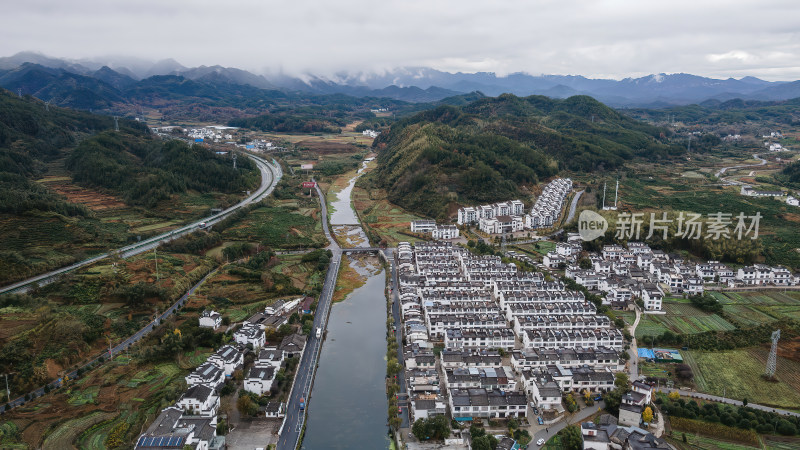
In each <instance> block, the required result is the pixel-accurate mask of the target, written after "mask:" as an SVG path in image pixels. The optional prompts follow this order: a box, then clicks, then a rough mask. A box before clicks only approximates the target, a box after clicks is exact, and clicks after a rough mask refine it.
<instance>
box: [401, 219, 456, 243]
mask: <svg viewBox="0 0 800 450" xmlns="http://www.w3.org/2000/svg"><path fill="white" fill-rule="evenodd" d="M411 232H412V233H422V234H430V235H431V237H432V238H433V239H437V240H447V239H455V238H457V237H458V236H459V235H460V233H459V231H458V227H457V226H455V225H439V224H437V223H436V221H435V220H414V221H412V222H411Z"/></svg>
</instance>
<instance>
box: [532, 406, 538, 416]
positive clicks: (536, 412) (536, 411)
mask: <svg viewBox="0 0 800 450" xmlns="http://www.w3.org/2000/svg"><path fill="white" fill-rule="evenodd" d="M533 413H534V414H536V415H537V416H538V415H539V408H537V407H535V406H534V407H533Z"/></svg>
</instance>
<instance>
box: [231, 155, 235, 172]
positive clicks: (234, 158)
mask: <svg viewBox="0 0 800 450" xmlns="http://www.w3.org/2000/svg"><path fill="white" fill-rule="evenodd" d="M231 153H233V152H231ZM233 168H234V169H235V168H236V153H233Z"/></svg>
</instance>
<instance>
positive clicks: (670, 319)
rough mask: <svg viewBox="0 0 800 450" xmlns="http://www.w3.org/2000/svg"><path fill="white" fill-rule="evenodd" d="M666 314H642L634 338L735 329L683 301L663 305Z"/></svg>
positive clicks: (715, 316) (731, 325)
mask: <svg viewBox="0 0 800 450" xmlns="http://www.w3.org/2000/svg"><path fill="white" fill-rule="evenodd" d="M663 307H664V311H666V314H643V315H642V318H641V320H639V325H638V326H637V327H636V338H637V339H641V338H643V337H644V336H657V335H661V334H663V333H664V331H667V330H670V331H672V332H674V333H676V334H694V333H703V332H706V331H726V330H733V329H735V328H736V327H735V326H734V325H733V324H732V323H730V322H728V321H727V320H725V319H723V318H722V317H720V316H719V315H717V314H708V313H706V312H703V311H701V310H699V309H697V308H695V307H694V306H692V305H691V304H689V303H685V302H683V301H681V302H676V301H668V302H664V304H663Z"/></svg>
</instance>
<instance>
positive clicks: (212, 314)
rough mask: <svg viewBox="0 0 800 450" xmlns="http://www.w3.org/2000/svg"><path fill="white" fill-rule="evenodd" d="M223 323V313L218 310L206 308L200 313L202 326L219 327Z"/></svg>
mask: <svg viewBox="0 0 800 450" xmlns="http://www.w3.org/2000/svg"><path fill="white" fill-rule="evenodd" d="M221 325H222V315H221V314H220V313H218V312H216V311H209V310H205V311H203V312H202V313H201V314H200V328H212V329H217V328H219V327H220V326H221Z"/></svg>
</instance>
